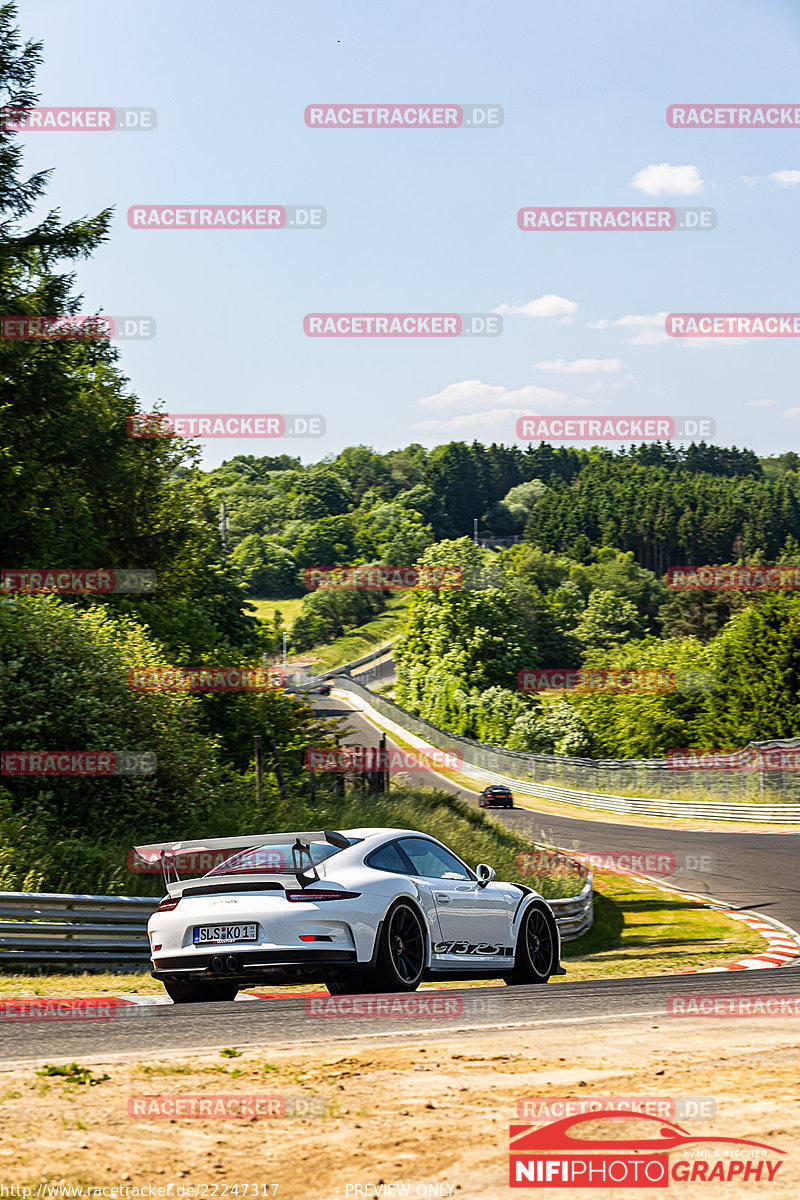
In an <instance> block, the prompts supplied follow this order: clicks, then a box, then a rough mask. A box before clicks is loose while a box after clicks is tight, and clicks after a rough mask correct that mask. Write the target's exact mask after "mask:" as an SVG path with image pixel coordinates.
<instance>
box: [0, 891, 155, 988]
mask: <svg viewBox="0 0 800 1200" xmlns="http://www.w3.org/2000/svg"><path fill="white" fill-rule="evenodd" d="M157 904H158V899H156V898H153V897H152V896H81V895H64V896H62V895H58V894H57V893H55V892H0V966H3V967H5V968H9V967H13V966H15V965H16V964H17V963H20V964H22V965H23V966H44V965H47V964H48V963H57V964H63V965H65V966H70V967H85V968H95V969H96V968H98V967H105V968H106V969H112V970H113V969H114V968H117V967H127V968H128V969H133V970H139V969H142V970H145V969H146V968H147V964H148V962H149V957H150V946H149V942H148V939H147V919H148V917H149V916H150V914H151V913H152V912H153V910H154V909H155V907H156V905H157Z"/></svg>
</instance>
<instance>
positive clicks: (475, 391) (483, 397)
mask: <svg viewBox="0 0 800 1200" xmlns="http://www.w3.org/2000/svg"><path fill="white" fill-rule="evenodd" d="M565 400H566V396H565V395H564V393H563V392H554V391H553V389H552V388H544V387H536V386H535V385H534V384H527V385H526V386H525V387H521V388H516V389H510V388H505V387H502V386H501V385H500V384H493V383H482V382H481V380H480V379H464V380H461V381H460V382H459V383H449V384H448V385H447V387H446V388H443V389H442V391H441V392H436V393H435V394H434V395H433V396H422V397H421V398H420V399H419V400H418V401H417V403H418V404H420V405H421V406H422V407H423V408H461V409H464V408H481V409H486V406H487V405H490V404H495V405H501V404H503V405H513V404H528V405H530V404H557V403H563V402H564V401H565Z"/></svg>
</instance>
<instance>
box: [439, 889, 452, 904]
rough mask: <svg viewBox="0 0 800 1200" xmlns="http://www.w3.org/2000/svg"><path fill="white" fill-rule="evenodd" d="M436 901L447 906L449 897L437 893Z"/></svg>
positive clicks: (443, 893) (442, 893)
mask: <svg viewBox="0 0 800 1200" xmlns="http://www.w3.org/2000/svg"><path fill="white" fill-rule="evenodd" d="M436 901H437V903H438V904H449V903H450V897H449V896H448V895H446V893H445V892H437V893H436Z"/></svg>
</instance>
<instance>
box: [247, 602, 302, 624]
mask: <svg viewBox="0 0 800 1200" xmlns="http://www.w3.org/2000/svg"><path fill="white" fill-rule="evenodd" d="M248 604H249V605H250V606H251V613H252V615H254V616H256V617H258V619H259V621H269V622H270V624H271V623H272V618H273V617H274V616H275V610H276V609H277V611H278V612H279V613H280V614H281V616H282V617H283V623H284V625H291V623H292V621H293V620H294V619H295V617H297V616H299V615H300V609H301V608H302V606H303V597H302V596H291V597H289V598H288V599H286V598H281V599H280V600H248ZM253 610H255V611H253Z"/></svg>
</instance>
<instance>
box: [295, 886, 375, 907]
mask: <svg viewBox="0 0 800 1200" xmlns="http://www.w3.org/2000/svg"><path fill="white" fill-rule="evenodd" d="M360 895H361V892H332V891H327V892H326V891H323V889H322V888H315V889H314V891H311V889H310V888H308V889H306V890H304V891H302V892H295V891H291V892H290V891H289V889H288V888H287V889H286V899H287V900H291V901H293V903H295V904H299V903H301V902H302V901H303V900H305V901H311V902H313V901H315V900H355V899H356V897H357V896H360Z"/></svg>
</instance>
